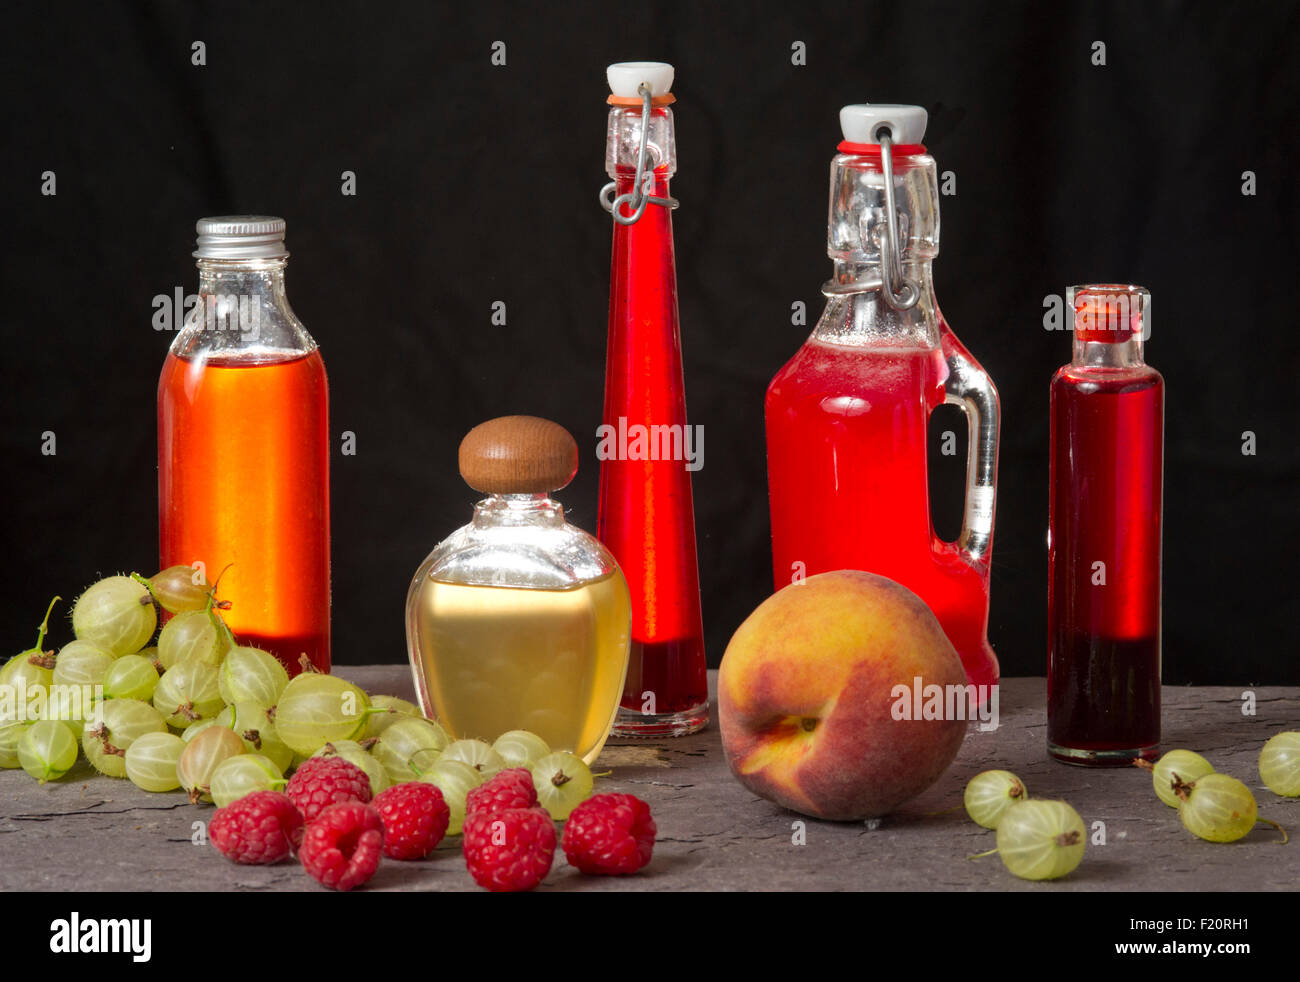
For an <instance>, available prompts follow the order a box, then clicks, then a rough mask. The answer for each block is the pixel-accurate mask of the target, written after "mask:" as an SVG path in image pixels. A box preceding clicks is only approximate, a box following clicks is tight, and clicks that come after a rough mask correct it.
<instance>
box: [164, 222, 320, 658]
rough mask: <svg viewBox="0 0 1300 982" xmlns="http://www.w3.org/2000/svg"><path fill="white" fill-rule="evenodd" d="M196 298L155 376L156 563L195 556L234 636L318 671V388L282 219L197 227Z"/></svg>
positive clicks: (316, 360) (314, 353)
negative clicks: (215, 587)
mask: <svg viewBox="0 0 1300 982" xmlns="http://www.w3.org/2000/svg"><path fill="white" fill-rule="evenodd" d="M197 229H198V248H197V249H196V250H195V252H194V255H195V257H197V259H198V263H197V265H198V268H199V293H198V303H197V304H196V305H195V307H194V308H193V310H191V311H190V313H189V315H188V316H187V318H186V321H185V326H184V327H183V328H182V330H181V331H180V333H179V334H177V336H176V339H175V340H174V341H173V342H172V345H171V349H170V350H169V352H168V354H167V360H166V362H165V363H164V364H163V369H162V375H161V377H160V378H159V381H158V538H159V553H160V556H161V561H160V568H162V569H166V568H167V567H169V566H176V565H186V566H190V565H194V564H195V563H202V564H203V566H204V569H205V572H206V575H207V578H208V580H209V581H213V580H215V579H216V578H217V577H218V576H219V577H220V596H221V598H222V599H223V600H228V601H230V608H229V609H228V610H226V611H225V613H224V617H225V619H226V622H227V624H229V626H230V629H231V630H232V631H233V632H234V633H235V635H236V636H237V637H238V639H239V641H240V643H241V644H247V645H255V646H256V647H259V648H264V649H266V650H267V651H270V652H272V653H273V654H275V655H276V657H278V658H279V659H280V660H281V661H282V662H283V663H284V664H285V666H286V667H287V668H288V669H289V671H290V672H291V673H294V674H296V673H297V672H298V671H299V670H300V669H301V667H302V666H301V658H302V656H303V655H304V654H305V655H306V656H307V658H308V659H309V660H310V661H311V664H312V665H313V666H314V667H315V668H316V669H318V670H319V671H322V672H327V671H329V668H330V493H329V386H328V382H327V380H326V377H325V364H324V362H323V361H322V360H321V356H320V351H319V350H318V349H317V347H316V342H315V341H314V340H312V337H311V335H310V334H308V333H307V329H306V328H305V327H303V325H302V322H301V321H299V320H298V318H297V317H296V316H295V315H294V312H293V310H292V309H291V308H290V306H289V301H288V298H287V297H286V296H285V289H284V268H285V264H286V262H287V260H288V258H289V253H288V251H287V250H286V249H285V247H284V220H283V219H281V218H270V217H260V216H251V215H241V216H231V217H225V218H203V219H200V220H199V222H198V225H197Z"/></svg>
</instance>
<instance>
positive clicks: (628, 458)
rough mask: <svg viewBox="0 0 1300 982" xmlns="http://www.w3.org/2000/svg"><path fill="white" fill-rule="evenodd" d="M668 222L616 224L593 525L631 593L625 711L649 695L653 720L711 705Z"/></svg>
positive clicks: (620, 190) (658, 185) (651, 217)
mask: <svg viewBox="0 0 1300 982" xmlns="http://www.w3.org/2000/svg"><path fill="white" fill-rule="evenodd" d="M617 185H618V186H617V192H616V193H617V194H620V195H621V194H625V193H628V192H630V191H631V190H632V185H633V173H632V172H631V171H629V172H628V173H626V174H624V173H620V174H619V177H618V180H617ZM652 193H653V194H654V195H656V196H667V194H668V180H667V178H666V177H663V176H660V175H656V180H655V182H654V190H653V191H652ZM670 216H671V212H670V211H669V210H668V209H667V208H666V207H663V206H661V205H656V204H648V205H647V206H646V209H645V213H644V214H643V215H642V216H641V218H640V219H639V220H638V221H637V222H635V223H634V224H632V225H621V224H618V223H614V246H613V263H612V267H611V271H610V280H611V292H610V305H609V341H608V349H607V354H606V365H605V416H604V421H605V423H606V424H607V425H608V426H609V427H612V428H613V430H614V432H615V433H616V434H618V437H617V440H616V442H617V444H618V446H617V451H618V452H617V453H616V454H615V455H614V456H613V457H610V458H607V459H604V460H602V462H601V469H600V508H599V513H598V518H597V537H598V538H599V539H600V541H601V542H603V543H604V544H605V546H606V547H607V548H608V549H609V550H610V552H612V553H613V554H614V558H615V559H617V560H618V564H619V566H620V567H622V570H623V575H624V576H626V577H627V584H628V589H629V591H630V593H631V596H632V647H631V654H630V659H629V662H628V671H627V683H626V686H625V688H624V692H623V700H622V705H623V706H624V708H626V709H628V710H630V711H632V712H634V713H644V712H645V711H646V709H647V697H646V695H645V694H646V693H653V710H652V712H653V713H654V714H655V715H664V714H671V713H680V712H684V711H686V710H689V709H692V708H695V707H700V706H702V705H703V704H705V703H706V702H707V701H708V681H707V677H706V674H705V673H706V663H705V658H704V638H703V634H704V631H703V625H702V619H701V615H700V583H699V571H698V568H697V562H696V552H695V513H694V507H693V504H692V498H691V472H690V471H688V470H687V469H686V461H685V460H684V459H683V456H684V450H685V442H684V441H685V437H686V431H685V427H686V425H687V423H686V396H685V388H684V384H683V377H682V352H681V339H680V334H679V329H678V321H677V282H676V273H675V271H674V265H673V264H674V259H673V234H672V220H671V217H670ZM640 427H644V428H645V432H646V433H647V434H648V436H647V438H646V439H645V440H643V441H642V443H641V444H640V448H641V450H642V451H643V454H642V455H643V457H644V456H645V455H648V456H652V457H658V458H659V459H632V458H633V457H634V456H637V455H638V445H637V443H636V439H637V435H638V434H639V433H641V432H642V431H641V430H640V429H639V428H640ZM655 427H660V428H661V429H654V428H655ZM664 427H667V428H668V429H662V428H664ZM656 434H657V436H656ZM664 434H667V437H666V438H665V436H664ZM624 435H626V446H625V445H624ZM678 440H680V441H681V442H680V443H675V441H678ZM674 446H676V447H677V450H676V452H674V450H673V447H674ZM625 451H627V452H625ZM664 451H668V452H667V453H665V452H664ZM674 457H675V459H674Z"/></svg>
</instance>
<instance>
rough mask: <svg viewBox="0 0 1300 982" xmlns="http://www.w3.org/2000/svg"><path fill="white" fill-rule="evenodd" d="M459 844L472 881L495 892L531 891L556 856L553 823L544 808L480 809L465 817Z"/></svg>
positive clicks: (542, 878) (547, 871)
mask: <svg viewBox="0 0 1300 982" xmlns="http://www.w3.org/2000/svg"><path fill="white" fill-rule="evenodd" d="M462 846H463V848H464V850H465V863H466V865H467V866H469V872H470V875H471V876H473V877H474V882H475V883H477V884H478V885H479V886H481V887H486V888H487V889H488V890H491V891H493V892H494V893H502V892H506V891H512V890H531V889H532V888H533V887H535V886H537V884H539V883H541V882H542V880H544V879H545V878H546V874H547V873H549V872H550V870H551V860H552V859H554V858H555V822H553V821H552V820H551V816H550V815H548V814H547V813H546V809H545V808H507V809H505V810H504V811H496V812H489V811H479V812H475V813H473V814H471V815H470V816H469V817H468V818H466V819H465V828H464V835H463V842H462Z"/></svg>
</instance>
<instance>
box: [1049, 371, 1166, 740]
mask: <svg viewBox="0 0 1300 982" xmlns="http://www.w3.org/2000/svg"><path fill="white" fill-rule="evenodd" d="M1051 431H1052V446H1051V454H1052V457H1051V517H1050V539H1049V547H1048V557H1049V574H1048V575H1049V583H1048V590H1049V593H1048V644H1049V655H1048V665H1047V741H1048V749H1049V752H1051V753H1052V755H1053V756H1055V757H1057V758H1058V759H1060V760H1066V761H1069V762H1073V763H1089V764H1125V763H1127V762H1128V761H1129V760H1131V759H1132V758H1134V757H1143V758H1152V757H1154V756H1155V754H1156V747H1157V744H1158V743H1159V742H1160V507H1161V483H1162V472H1163V431H1164V381H1163V379H1162V378H1161V377H1160V374H1159V372H1157V371H1155V370H1154V369H1152V368H1150V367H1148V366H1146V365H1140V364H1139V365H1136V366H1133V367H1129V368H1122V369H1103V368H1093V367H1080V366H1077V365H1067V366H1066V367H1065V368H1062V369H1061V370H1060V371H1059V372H1057V373H1056V377H1055V378H1053V379H1052V389H1051Z"/></svg>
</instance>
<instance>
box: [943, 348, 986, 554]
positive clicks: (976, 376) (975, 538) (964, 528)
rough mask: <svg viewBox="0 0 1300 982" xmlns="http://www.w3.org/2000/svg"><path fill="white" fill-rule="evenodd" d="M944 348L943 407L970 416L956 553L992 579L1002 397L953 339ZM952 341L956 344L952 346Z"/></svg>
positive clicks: (968, 417) (983, 372)
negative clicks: (964, 495)
mask: <svg viewBox="0 0 1300 982" xmlns="http://www.w3.org/2000/svg"><path fill="white" fill-rule="evenodd" d="M944 340H945V343H944V346H943V347H944V354H945V356H946V359H947V362H948V379H947V381H946V382H945V383H944V402H945V403H946V404H948V405H954V406H960V407H961V409H962V411H963V412H964V413H965V414H966V423H967V427H968V433H969V449H968V450H967V452H966V501H965V505H964V507H963V509H962V520H961V535H959V536H958V537H957V548H958V550H959V551H960V552H961V554H962V555H963V557H964V558H965V559H966V560H967V561H968V562H969V563H971V564H972V565H974V566H979V567H981V568H983V570H984V574H985V576H987V575H988V562H989V552H990V549H991V548H992V546H993V511H994V504H995V501H996V497H997V480H998V425H999V407H998V392H997V389H995V388H994V387H993V380H992V379H990V378H989V376H988V373H986V372H985V371H984V369H983V368H981V367H980V366H979V364H978V363H977V362H976V361H975V360H974V359H973V358H971V357H970V355H969V354H967V353H966V351H965V350H964V349H963V348H962V347H961V343H960V342H958V341H956V339H955V338H953V337H952V335H950V334H949V335H948V336H947V337H946V338H945V339H944ZM949 340H951V341H952V342H954V343H953V344H951V345H950V344H949V343H948V341H949Z"/></svg>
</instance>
